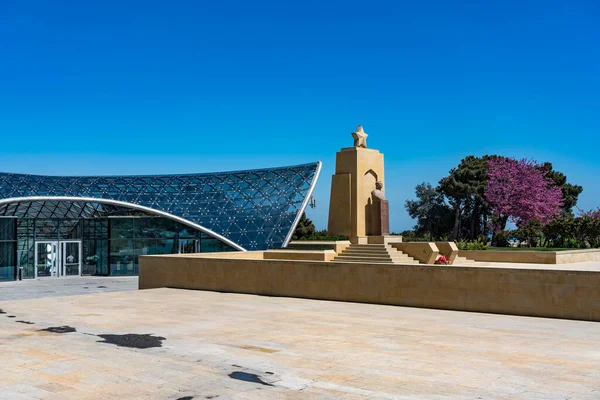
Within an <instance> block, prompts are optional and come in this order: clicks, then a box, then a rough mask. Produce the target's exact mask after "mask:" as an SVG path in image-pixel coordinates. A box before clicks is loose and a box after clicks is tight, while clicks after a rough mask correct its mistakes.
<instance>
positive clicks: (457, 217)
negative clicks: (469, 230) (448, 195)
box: [452, 202, 460, 240]
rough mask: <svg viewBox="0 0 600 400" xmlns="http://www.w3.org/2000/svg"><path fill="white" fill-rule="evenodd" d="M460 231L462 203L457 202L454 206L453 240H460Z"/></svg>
mask: <svg viewBox="0 0 600 400" xmlns="http://www.w3.org/2000/svg"><path fill="white" fill-rule="evenodd" d="M459 230H460V202H456V205H455V206H454V228H453V229H452V240H458V232H459Z"/></svg>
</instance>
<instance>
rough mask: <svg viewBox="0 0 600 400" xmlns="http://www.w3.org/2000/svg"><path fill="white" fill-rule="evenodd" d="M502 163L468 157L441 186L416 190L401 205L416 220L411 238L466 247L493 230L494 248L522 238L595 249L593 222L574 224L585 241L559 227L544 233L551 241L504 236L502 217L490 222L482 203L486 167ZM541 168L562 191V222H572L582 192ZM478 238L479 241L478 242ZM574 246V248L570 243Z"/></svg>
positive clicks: (547, 166)
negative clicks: (461, 242) (464, 243)
mask: <svg viewBox="0 0 600 400" xmlns="http://www.w3.org/2000/svg"><path fill="white" fill-rule="evenodd" d="M501 158H504V157H502V156H497V155H486V156H483V157H475V156H468V157H465V158H463V159H462V160H461V161H460V164H459V165H458V166H457V167H456V168H452V169H451V170H450V173H449V174H448V176H446V177H444V178H442V179H441V180H440V182H439V185H438V186H437V187H433V186H432V185H430V184H428V183H421V184H419V185H417V186H416V188H415V192H416V193H415V194H416V199H415V200H408V201H407V202H406V204H405V207H406V209H407V211H408V213H409V215H410V216H411V217H412V218H415V219H416V220H417V224H416V225H415V227H414V234H415V235H416V236H420V237H421V238H423V239H425V238H426V239H427V240H436V239H441V238H450V239H451V240H455V241H458V240H461V239H465V240H467V241H470V242H473V241H478V242H482V243H485V242H487V240H488V239H487V238H488V237H490V236H491V234H492V229H491V227H492V226H495V227H497V229H498V231H497V232H495V233H494V236H493V238H492V244H493V245H494V246H509V245H510V243H509V241H511V240H517V239H518V238H523V241H531V240H533V241H535V240H536V237H537V238H541V237H543V238H544V243H546V244H547V245H550V244H552V245H559V246H563V245H564V246H574V245H581V244H582V243H583V244H585V243H588V244H591V243H595V240H596V239H594V236H593V233H592V232H593V231H594V229H595V228H594V227H595V223H594V222H592V221H584V220H581V221H579V224H580V225H581V226H582V227H583V228H584V230H585V231H586V232H588V233H586V234H585V238H584V237H583V236H582V237H580V238H576V235H574V233H573V232H572V231H571V233H565V232H562V231H561V232H554V231H555V230H556V229H559V227H558V226H553V227H551V228H549V229H550V230H552V235H547V234H546V232H542V233H539V232H538V231H536V232H534V231H532V229H533V227H527V228H523V229H521V230H520V231H519V232H516V231H514V232H511V231H504V229H505V227H506V223H507V217H501V219H498V220H495V219H494V218H495V217H494V216H492V215H490V206H489V204H488V203H487V201H486V199H485V190H486V187H487V183H488V174H487V171H488V162H489V161H490V160H495V159H501ZM542 168H543V169H544V170H545V171H548V172H547V176H548V178H550V179H552V180H553V181H554V182H555V184H556V185H557V186H559V187H560V188H561V191H562V194H563V196H564V206H563V207H562V210H563V211H562V216H563V217H571V218H572V217H573V213H572V208H573V207H574V206H575V205H576V203H577V198H578V196H579V194H580V193H581V192H582V190H583V189H582V187H581V186H577V185H572V184H569V183H567V177H566V176H565V175H564V174H563V173H561V172H559V171H555V170H554V169H553V167H552V164H551V163H544V164H543V165H542ZM580 218H583V217H580ZM551 224H552V222H551ZM563 228H564V227H563ZM563 228H560V229H563ZM560 229H559V230H560ZM563 230H564V229H563ZM538 234H539V235H538ZM515 235H516V236H518V238H517V237H516V236H515ZM405 236H406V235H405ZM481 237H483V239H479V238H481ZM569 241H570V242H569ZM574 241H577V242H578V243H574ZM599 241H600V239H599ZM555 242H556V243H555ZM567 242H569V243H567Z"/></svg>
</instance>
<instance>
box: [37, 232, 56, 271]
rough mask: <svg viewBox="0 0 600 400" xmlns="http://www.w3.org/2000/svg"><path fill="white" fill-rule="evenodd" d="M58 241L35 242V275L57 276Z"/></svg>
mask: <svg viewBox="0 0 600 400" xmlns="http://www.w3.org/2000/svg"><path fill="white" fill-rule="evenodd" d="M58 274H59V271H58V242H46V241H44V242H36V243H35V277H36V278H37V277H42V276H58Z"/></svg>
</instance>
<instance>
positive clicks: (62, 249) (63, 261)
mask: <svg viewBox="0 0 600 400" xmlns="http://www.w3.org/2000/svg"><path fill="white" fill-rule="evenodd" d="M67 243H77V244H78V245H79V247H78V251H79V254H78V260H79V266H78V268H77V276H81V261H82V260H81V258H82V254H81V250H82V248H81V240H61V241H60V243H59V246H60V264H59V265H60V268H59V270H60V276H67V265H66V264H67V256H66V255H65V248H66V247H67ZM70 276H74V275H70Z"/></svg>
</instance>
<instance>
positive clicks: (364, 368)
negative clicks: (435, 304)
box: [0, 289, 600, 400]
mask: <svg viewBox="0 0 600 400" xmlns="http://www.w3.org/2000/svg"><path fill="white" fill-rule="evenodd" d="M0 308H2V310H3V312H5V313H6V314H0V399H2V400H5V399H61V400H62V399H184V398H193V399H363V400H364V399H569V398H570V399H583V400H587V399H599V398H600V348H599V347H598V343H600V324H599V323H593V322H581V321H569V320H553V319H543V318H530V317H515V316H506V315H491V314H477V313H465V312H456V311H442V310H428V309H417V308H406V307H394V306H382V305H371V304H356V303H341V302H328V301H316V300H305V299H292V298H277V297H261V296H253V295H242V294H227V293H215V292H202V291H188V290H177V289H153V290H143V291H121V292H112V293H97V294H88V295H81V296H68V297H55V298H51V299H29V300H18V301H4V302H0ZM9 316H14V318H9ZM17 321H27V322H32V324H26V323H23V322H17ZM50 327H72V328H74V329H75V330H76V331H75V332H68V333H53V332H49V331H41V329H47V328H50ZM67 331H68V330H67ZM107 334H110V335H124V334H141V335H144V334H152V335H153V336H152V337H153V338H154V339H155V340H157V341H158V342H159V343H160V344H161V345H162V346H161V347H149V348H131V347H120V346H117V345H114V344H108V343H101V342H103V341H104V340H103V339H102V338H100V337H99V336H98V335H107ZM104 337H106V336H104ZM157 337H162V338H164V340H160V339H156V338H157Z"/></svg>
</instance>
